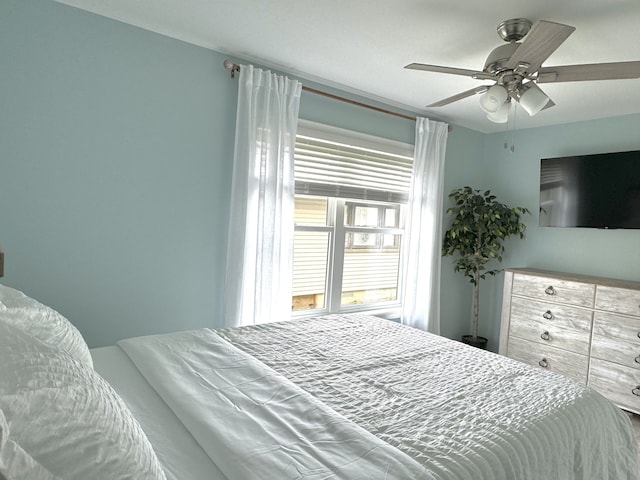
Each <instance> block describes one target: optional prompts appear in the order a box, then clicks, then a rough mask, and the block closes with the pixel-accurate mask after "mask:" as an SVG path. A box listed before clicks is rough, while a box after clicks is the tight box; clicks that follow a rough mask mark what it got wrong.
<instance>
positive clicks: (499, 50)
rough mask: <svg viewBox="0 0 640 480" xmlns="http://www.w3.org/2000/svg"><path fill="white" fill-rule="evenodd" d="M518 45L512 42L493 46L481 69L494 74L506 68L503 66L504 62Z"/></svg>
mask: <svg viewBox="0 0 640 480" xmlns="http://www.w3.org/2000/svg"><path fill="white" fill-rule="evenodd" d="M519 46H520V44H519V43H516V42H512V43H507V44H506V45H500V46H499V47H496V48H494V49H493V50H492V51H491V53H490V54H489V56H488V57H487V61H486V62H485V63H484V68H483V71H485V72H487V73H490V74H492V75H496V74H499V73H500V72H503V71H505V70H508V69H507V68H505V67H504V64H505V63H507V62H508V61H509V59H510V58H511V56H512V55H513V53H514V52H515V51H516V50H517V49H518V47H519Z"/></svg>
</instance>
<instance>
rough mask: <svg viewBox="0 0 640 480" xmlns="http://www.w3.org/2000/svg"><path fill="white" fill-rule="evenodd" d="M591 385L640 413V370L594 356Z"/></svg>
mask: <svg viewBox="0 0 640 480" xmlns="http://www.w3.org/2000/svg"><path fill="white" fill-rule="evenodd" d="M589 386H590V387H592V388H594V389H595V390H597V391H598V392H600V393H601V394H602V395H604V396H605V397H607V398H608V399H609V400H611V401H612V402H614V403H615V404H617V405H619V406H620V407H622V408H626V409H627V410H631V411H634V412H636V413H640V370H636V369H633V368H627V367H623V366H621V365H618V364H615V363H611V362H606V361H603V360H598V359H596V358H592V359H591V369H590V371H589Z"/></svg>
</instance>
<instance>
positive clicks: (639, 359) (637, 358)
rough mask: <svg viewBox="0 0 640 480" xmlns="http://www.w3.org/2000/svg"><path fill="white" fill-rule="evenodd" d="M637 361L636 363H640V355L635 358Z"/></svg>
mask: <svg viewBox="0 0 640 480" xmlns="http://www.w3.org/2000/svg"><path fill="white" fill-rule="evenodd" d="M635 360H636V363H640V355H638V356H637V357H636V358H635Z"/></svg>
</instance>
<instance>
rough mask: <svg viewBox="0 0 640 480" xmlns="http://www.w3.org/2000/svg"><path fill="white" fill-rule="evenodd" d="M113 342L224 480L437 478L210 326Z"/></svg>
mask: <svg viewBox="0 0 640 480" xmlns="http://www.w3.org/2000/svg"><path fill="white" fill-rule="evenodd" d="M119 345H120V347H121V348H122V349H123V350H124V351H125V352H126V353H127V355H128V356H129V357H130V358H131V359H132V360H133V362H134V363H135V364H136V366H137V367H138V369H139V370H140V371H141V372H142V374H143V375H144V376H145V378H146V379H147V380H148V381H149V383H150V384H151V385H152V386H153V387H154V389H155V390H156V391H157V392H158V393H159V395H160V396H161V397H162V398H163V399H164V400H165V401H166V403H167V404H168V405H169V406H170V407H171V409H172V410H173V411H174V412H175V414H176V416H177V417H178V418H179V419H180V420H181V421H182V423H183V424H184V425H185V426H186V427H187V429H188V430H189V431H190V432H191V433H192V435H193V436H194V438H195V439H196V440H197V441H198V443H199V444H200V445H201V446H202V448H203V449H204V450H205V451H206V452H207V454H208V455H209V457H210V458H211V459H212V460H213V461H214V462H215V463H216V465H218V466H219V467H220V469H221V470H222V472H223V473H224V474H225V475H226V476H227V477H228V478H229V479H232V480H236V479H237V480H245V479H246V480H250V479H254V480H262V479H264V480H273V479H278V480H286V479H318V480H321V479H329V478H336V479H355V478H363V479H364V478H367V479H369V478H371V479H374V478H385V479H388V480H393V479H397V480H401V479H413V478H424V479H434V478H435V477H432V476H431V475H430V474H429V473H428V472H427V471H426V470H425V469H424V468H422V467H421V466H420V465H419V464H418V463H416V462H415V461H414V460H412V459H411V458H410V457H409V456H407V455H405V454H404V453H402V452H400V451H399V450H397V449H395V448H393V447H391V446H390V445H388V444H386V443H385V442H383V441H381V440H379V439H378V438H376V437H375V436H373V435H371V434H370V433H368V432H366V431H365V430H363V429H361V428H360V427H358V426H357V425H356V424H354V423H352V422H350V421H348V420H346V419H345V418H344V417H342V416H340V415H338V414H336V413H335V412H334V411H333V410H331V409H329V408H327V407H326V406H325V405H324V404H323V403H321V402H320V401H318V400H316V399H315V398H314V397H312V396H311V395H309V394H307V393H306V392H304V391H303V390H301V389H300V388H298V387H297V386H296V385H294V384H293V383H291V382H289V381H288V380H287V379H286V378H284V377H282V376H281V375H279V374H278V373H277V372H275V371H273V370H272V369H269V368H268V367H266V366H264V365H263V364H261V363H260V362H258V361H256V360H255V359H254V358H252V357H251V356H249V355H247V354H246V353H244V352H242V351H240V350H238V349H236V348H235V347H234V346H233V345H231V344H229V343H228V342H226V341H225V340H223V339H222V338H220V337H219V336H218V335H217V334H216V333H215V332H213V331H212V330H198V331H188V332H180V333H176V334H170V335H159V336H152V337H143V338H137V339H128V340H124V341H121V342H119Z"/></svg>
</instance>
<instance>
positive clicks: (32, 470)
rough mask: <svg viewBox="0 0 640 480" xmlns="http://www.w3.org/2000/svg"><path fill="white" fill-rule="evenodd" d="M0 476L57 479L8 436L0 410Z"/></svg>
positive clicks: (23, 479)
mask: <svg viewBox="0 0 640 480" xmlns="http://www.w3.org/2000/svg"><path fill="white" fill-rule="evenodd" d="M0 478H3V479H7V480H59V479H58V477H54V476H53V475H52V474H51V472H49V471H47V470H46V469H45V468H44V467H43V466H42V465H40V464H39V463H38V462H36V461H35V460H34V459H33V458H31V457H30V456H29V454H28V453H27V452H25V451H24V450H23V449H22V448H21V447H20V445H18V444H17V443H16V442H14V441H13V440H12V439H11V438H9V424H8V423H7V420H6V418H5V417H4V414H3V413H2V410H0Z"/></svg>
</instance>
